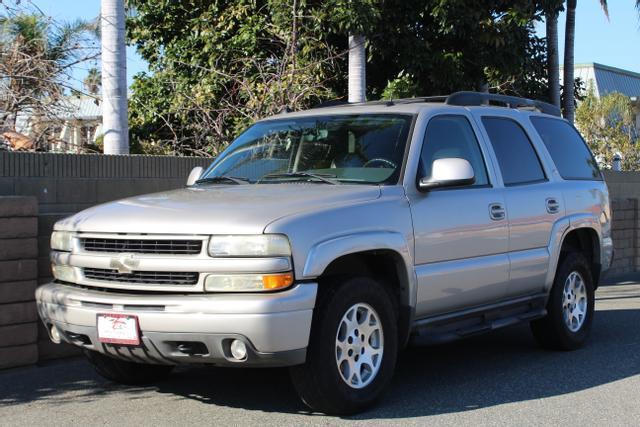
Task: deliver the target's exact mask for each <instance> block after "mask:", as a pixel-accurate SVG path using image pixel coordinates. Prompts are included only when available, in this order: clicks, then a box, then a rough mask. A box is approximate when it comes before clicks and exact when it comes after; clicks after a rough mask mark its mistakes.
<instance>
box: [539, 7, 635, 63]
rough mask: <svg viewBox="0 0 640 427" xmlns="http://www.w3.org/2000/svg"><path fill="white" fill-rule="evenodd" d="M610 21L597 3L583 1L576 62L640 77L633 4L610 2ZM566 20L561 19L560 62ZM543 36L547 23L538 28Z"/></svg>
mask: <svg viewBox="0 0 640 427" xmlns="http://www.w3.org/2000/svg"><path fill="white" fill-rule="evenodd" d="M608 3H609V17H610V20H609V21H607V18H606V17H605V15H604V12H603V11H602V9H601V8H600V2H599V1H597V0H581V1H579V2H578V8H577V9H576V43H575V62H576V63H577V64H579V63H586V62H599V63H601V64H605V65H610V66H612V67H618V68H624V69H627V70H631V71H635V72H637V73H640V21H639V20H638V12H637V11H636V9H635V7H634V5H635V1H632V0H609V1H608ZM565 19H566V16H565V14H564V13H562V14H561V15H560V17H559V19H558V23H559V26H558V33H559V35H560V41H559V44H560V62H561V63H562V58H563V55H564V27H565V25H564V24H565ZM536 28H537V30H538V33H539V34H540V35H541V36H544V34H545V26H544V23H539V24H538V25H537V26H536Z"/></svg>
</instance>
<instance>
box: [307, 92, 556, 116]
mask: <svg viewBox="0 0 640 427" xmlns="http://www.w3.org/2000/svg"><path fill="white" fill-rule="evenodd" d="M418 102H444V103H445V104H448V105H458V106H463V107H465V106H467V107H469V106H474V105H492V106H496V105H497V106H505V107H507V108H518V109H523V110H526V109H529V110H536V111H539V112H541V113H545V114H550V115H552V116H558V117H562V114H561V112H560V109H559V108H558V107H556V106H555V105H552V104H549V103H547V102H542V101H536V100H533V99H527V98H519V97H517V96H509V95H498V94H495V93H486V92H471V91H461V92H455V93H452V94H451V95H440V96H418V97H415V98H399V99H386V100H385V99H381V100H377V101H368V102H345V101H342V100H332V101H327V102H323V103H320V104H318V105H316V106H314V107H312V108H327V107H338V106H343V107H356V106H362V105H385V106H392V105H396V104H413V103H418Z"/></svg>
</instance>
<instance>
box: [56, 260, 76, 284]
mask: <svg viewBox="0 0 640 427" xmlns="http://www.w3.org/2000/svg"><path fill="white" fill-rule="evenodd" d="M51 272H52V273H53V277H55V278H56V279H58V280H60V281H62V282H69V283H75V282H76V270H75V268H73V267H71V266H69V265H56V264H51Z"/></svg>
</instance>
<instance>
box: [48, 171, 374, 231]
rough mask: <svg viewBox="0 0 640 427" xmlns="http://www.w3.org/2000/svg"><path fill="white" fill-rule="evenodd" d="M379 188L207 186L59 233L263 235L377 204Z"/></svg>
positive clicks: (107, 207)
mask: <svg viewBox="0 0 640 427" xmlns="http://www.w3.org/2000/svg"><path fill="white" fill-rule="evenodd" d="M379 196H380V188H379V187H378V186H364V185H325V184H310V183H305V184H302V183H295V184H293V183H289V184H284V183H283V184H252V185H206V186H200V187H191V188H184V189H180V190H173V191H166V192H162V193H154V194H146V195H142V196H136V197H130V198H127V199H122V200H118V201H115V202H110V203H106V204H103V205H98V206H94V207H92V208H89V209H86V210H84V211H82V212H79V213H77V214H75V215H73V216H70V217H68V218H65V219H63V220H61V221H59V222H58V223H57V224H56V229H57V230H68V231H83V232H104V233H153V234H159V233H162V234H165V233H166V234H260V233H262V232H263V230H264V229H265V227H266V226H267V225H268V224H269V223H271V222H273V221H274V220H276V219H279V218H282V217H285V216H288V215H292V214H295V213H297V212H303V211H308V210H314V209H318V208H326V207H327V206H329V205H332V204H335V205H342V204H345V203H354V202H362V201H367V200H374V199H376V198H378V197H379Z"/></svg>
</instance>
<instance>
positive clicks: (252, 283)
mask: <svg viewBox="0 0 640 427" xmlns="http://www.w3.org/2000/svg"><path fill="white" fill-rule="evenodd" d="M292 284H293V273H290V272H289V273H277V274H229V275H219V276H218V275H209V276H207V278H206V279H205V281H204V289H205V290H206V291H210V292H256V291H277V290H280V289H285V288H288V287H289V286H291V285H292Z"/></svg>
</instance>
